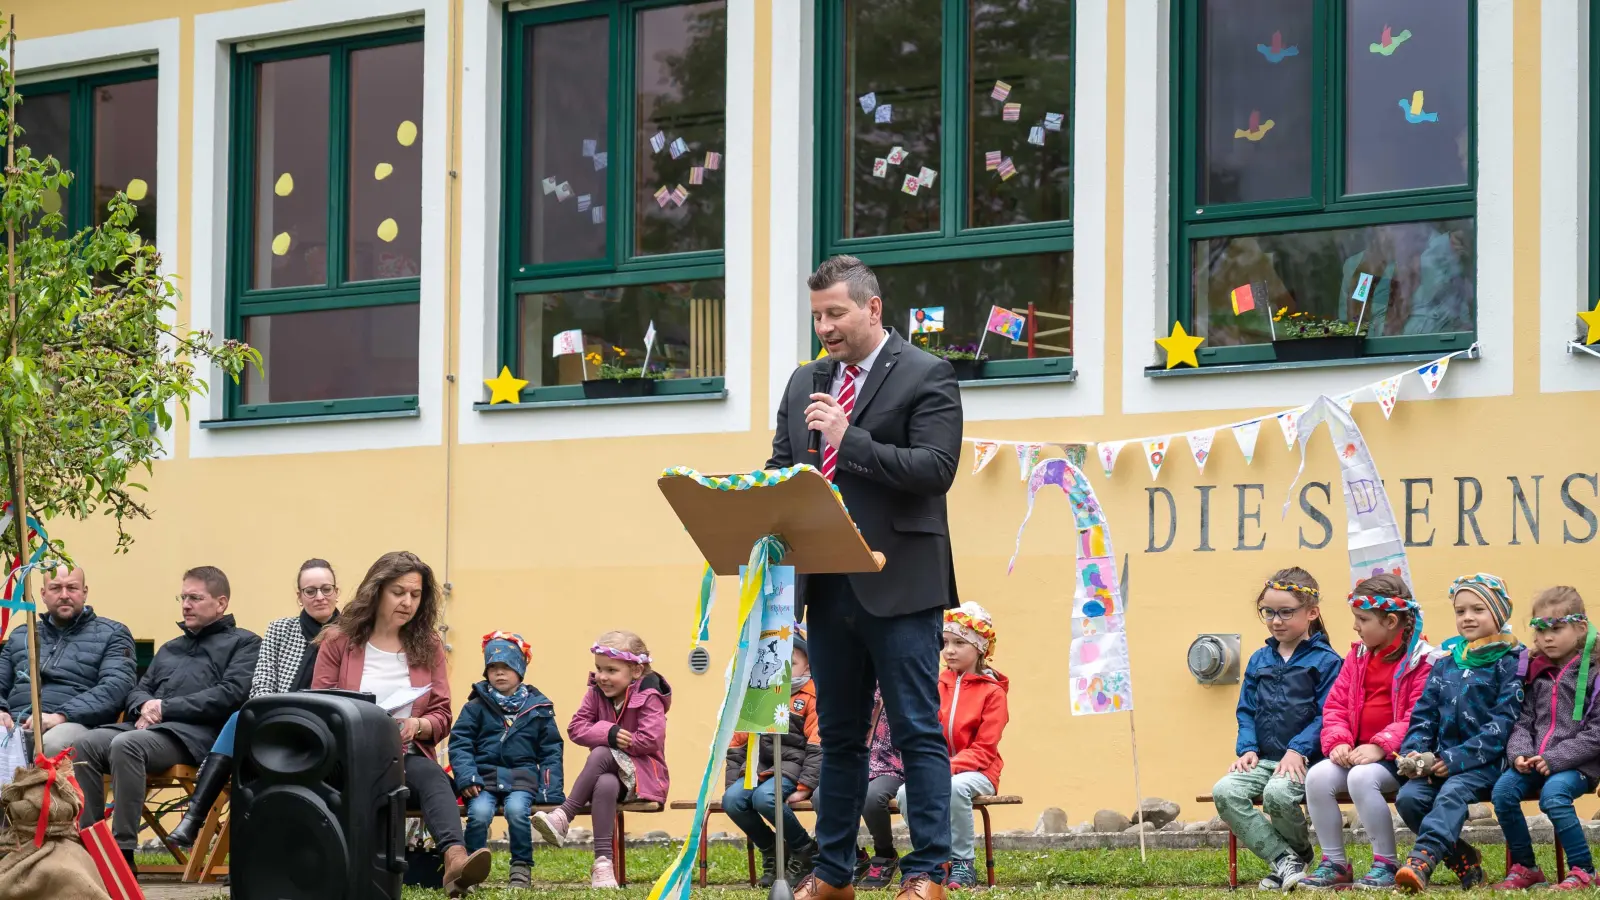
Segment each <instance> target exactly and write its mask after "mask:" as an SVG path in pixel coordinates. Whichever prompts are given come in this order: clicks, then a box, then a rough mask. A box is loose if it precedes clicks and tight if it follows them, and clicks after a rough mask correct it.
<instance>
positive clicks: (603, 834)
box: [561, 747, 628, 859]
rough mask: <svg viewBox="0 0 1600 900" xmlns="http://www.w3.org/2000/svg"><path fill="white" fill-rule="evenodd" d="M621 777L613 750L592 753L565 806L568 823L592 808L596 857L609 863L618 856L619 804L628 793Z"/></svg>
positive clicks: (599, 748) (594, 750)
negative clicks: (615, 836)
mask: <svg viewBox="0 0 1600 900" xmlns="http://www.w3.org/2000/svg"><path fill="white" fill-rule="evenodd" d="M621 776H622V770H621V769H620V768H618V766H617V759H616V757H615V756H612V755H611V748H610V747H596V748H594V749H593V750H591V751H589V761H588V762H586V763H584V764H583V771H582V772H579V773H578V780H577V781H574V782H573V783H572V790H571V791H569V792H568V793H567V802H565V803H563V804H561V811H562V812H564V813H566V814H567V819H568V821H570V820H572V819H574V818H576V817H577V815H578V811H579V810H581V809H583V808H584V807H585V806H588V807H590V816H589V818H591V819H593V820H594V823H593V824H594V855H595V856H598V857H605V858H606V859H610V858H611V856H612V853H613V852H614V848H613V847H612V845H611V840H612V835H613V832H615V830H616V826H617V802H618V801H620V800H621V799H622V795H623V794H624V793H626V792H627V790H628V789H627V788H626V787H625V786H623V784H622V777H621Z"/></svg>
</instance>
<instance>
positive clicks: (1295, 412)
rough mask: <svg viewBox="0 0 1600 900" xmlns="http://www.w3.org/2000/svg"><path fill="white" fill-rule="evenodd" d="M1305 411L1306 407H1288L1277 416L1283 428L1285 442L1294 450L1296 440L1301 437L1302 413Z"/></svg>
mask: <svg viewBox="0 0 1600 900" xmlns="http://www.w3.org/2000/svg"><path fill="white" fill-rule="evenodd" d="M1303 412H1305V407H1301V408H1300V409H1286V410H1284V411H1283V412H1281V413H1278V415H1277V416H1276V418H1277V420H1278V427H1279V428H1282V429H1283V442H1284V443H1285V444H1288V445H1289V449H1290V450H1293V449H1294V445H1295V442H1296V441H1297V440H1299V438H1300V414H1301V413H1303Z"/></svg>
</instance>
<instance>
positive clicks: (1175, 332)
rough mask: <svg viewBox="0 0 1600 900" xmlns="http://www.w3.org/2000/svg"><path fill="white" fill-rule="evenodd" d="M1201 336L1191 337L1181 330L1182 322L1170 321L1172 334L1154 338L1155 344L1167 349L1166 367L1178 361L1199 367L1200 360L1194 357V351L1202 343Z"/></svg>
mask: <svg viewBox="0 0 1600 900" xmlns="http://www.w3.org/2000/svg"><path fill="white" fill-rule="evenodd" d="M1205 340H1206V339H1205V338H1203V337H1193V336H1191V335H1190V334H1189V333H1188V332H1186V331H1184V330H1183V323H1182V322H1173V323H1172V334H1171V335H1170V336H1168V337H1164V338H1156V344H1157V345H1158V346H1160V347H1161V349H1163V350H1165V351H1167V368H1169V369H1170V368H1172V367H1173V366H1176V365H1177V364H1179V363H1188V364H1189V365H1191V366H1193V367H1195V368H1196V369H1198V368H1200V361H1199V360H1198V359H1195V355H1194V351H1195V350H1196V349H1197V348H1198V347H1199V346H1200V345H1201V344H1203V343H1205Z"/></svg>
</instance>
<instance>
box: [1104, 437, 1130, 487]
mask: <svg viewBox="0 0 1600 900" xmlns="http://www.w3.org/2000/svg"><path fill="white" fill-rule="evenodd" d="M1126 443H1127V441H1111V442H1110V443H1106V444H1100V445H1099V447H1098V449H1099V451H1100V467H1101V468H1102V469H1105V470H1106V477H1107V478H1110V477H1111V470H1112V469H1115V468H1116V467H1117V454H1119V453H1121V452H1122V445H1123V444H1126Z"/></svg>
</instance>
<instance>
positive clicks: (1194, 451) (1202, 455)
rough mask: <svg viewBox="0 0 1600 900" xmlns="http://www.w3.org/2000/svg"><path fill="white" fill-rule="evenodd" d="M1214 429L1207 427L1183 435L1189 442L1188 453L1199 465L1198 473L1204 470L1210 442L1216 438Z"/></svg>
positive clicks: (1202, 472) (1208, 456) (1209, 457)
mask: <svg viewBox="0 0 1600 900" xmlns="http://www.w3.org/2000/svg"><path fill="white" fill-rule="evenodd" d="M1216 435H1217V432H1216V429H1214V428H1207V429H1205V430H1203V431H1191V432H1189V433H1188V434H1186V435H1184V438H1185V439H1186V440H1187V441H1188V442H1189V455H1191V456H1193V457H1194V464H1195V465H1196V466H1198V467H1199V469H1200V474H1202V475H1204V474H1205V471H1206V461H1207V460H1209V459H1211V443H1212V441H1214V440H1216Z"/></svg>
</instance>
